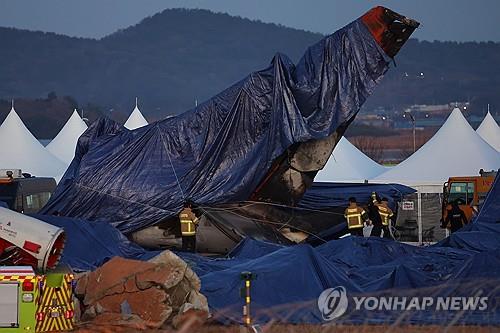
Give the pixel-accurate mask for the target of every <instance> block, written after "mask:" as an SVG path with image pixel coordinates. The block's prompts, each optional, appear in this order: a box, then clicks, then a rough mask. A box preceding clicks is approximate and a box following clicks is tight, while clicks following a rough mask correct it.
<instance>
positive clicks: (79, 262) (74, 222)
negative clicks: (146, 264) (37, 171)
mask: <svg viewBox="0 0 500 333" xmlns="http://www.w3.org/2000/svg"><path fill="white" fill-rule="evenodd" d="M31 216H33V217H34V218H37V219H39V220H42V221H44V222H47V223H49V224H52V225H55V226H57V227H60V228H63V229H64V232H65V234H66V243H65V245H64V251H63V254H62V257H61V262H62V263H64V264H67V265H69V266H70V267H71V268H72V269H73V270H75V271H89V270H94V269H96V268H97V267H99V266H101V265H102V264H104V263H105V262H106V261H108V260H109V259H111V258H113V257H116V256H119V257H123V258H129V259H138V260H147V259H150V258H152V257H153V256H155V255H157V254H158V253H159V252H158V251H146V250H144V249H143V248H141V247H140V246H138V245H136V244H134V243H132V242H130V241H129V240H128V239H127V238H126V237H125V236H123V234H121V233H120V232H119V231H118V230H117V229H116V228H114V227H113V226H111V225H109V224H106V223H93V222H89V221H84V220H79V219H74V218H68V217H62V216H50V215H40V214H33V215H31Z"/></svg>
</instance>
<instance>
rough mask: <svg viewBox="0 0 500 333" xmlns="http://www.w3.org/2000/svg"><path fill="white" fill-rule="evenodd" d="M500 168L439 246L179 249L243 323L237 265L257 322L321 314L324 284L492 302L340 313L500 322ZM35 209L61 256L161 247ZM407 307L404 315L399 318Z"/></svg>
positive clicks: (96, 259) (74, 261)
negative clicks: (467, 307) (63, 237)
mask: <svg viewBox="0 0 500 333" xmlns="http://www.w3.org/2000/svg"><path fill="white" fill-rule="evenodd" d="M499 193H500V174H499V176H497V178H496V180H495V182H494V185H493V188H492V189H491V191H490V193H489V194H488V196H487V198H486V200H485V202H484V204H483V207H482V210H481V212H480V214H479V215H478V217H477V218H476V219H475V220H474V222H473V223H471V224H469V225H468V226H466V227H465V228H462V229H461V230H460V231H458V232H455V233H453V234H452V235H451V236H450V237H448V238H447V239H445V240H443V241H442V242H441V243H438V244H436V245H434V246H429V247H415V246H411V245H407V244H403V243H399V242H395V241H392V240H388V239H382V238H375V237H370V238H362V237H352V236H350V237H346V238H342V239H339V240H334V241H329V242H327V243H324V244H322V245H320V246H318V247H312V246H310V245H305V244H304V245H296V246H289V247H286V246H282V245H277V244H272V243H266V242H262V241H256V240H253V239H250V238H246V239H244V240H243V241H242V242H241V243H240V244H238V246H237V247H236V248H234V249H233V251H231V253H230V254H229V255H228V256H227V257H225V258H217V259H213V258H207V257H203V256H201V255H197V254H191V253H178V255H180V256H181V257H182V258H183V259H184V260H185V261H186V262H188V264H189V265H190V266H191V267H192V268H193V269H194V270H195V271H196V273H197V274H198V275H199V276H200V278H201V281H202V284H201V285H202V293H203V294H204V295H205V296H206V297H207V298H208V302H209V305H210V307H211V311H212V312H213V315H214V317H215V318H216V319H217V320H219V321H221V322H240V321H241V306H242V304H243V300H242V299H241V298H240V293H239V289H240V287H242V280H241V279H240V273H241V272H242V271H251V272H252V273H255V274H256V275H257V279H256V280H255V281H253V282H252V313H253V314H254V319H255V321H256V322H259V323H264V322H268V321H269V320H271V319H272V320H279V321H284V322H290V323H324V321H323V319H322V317H321V313H320V312H319V310H318V306H317V299H318V296H319V295H320V294H321V292H322V291H323V290H324V289H326V288H331V287H336V286H342V287H344V288H345V289H346V290H347V295H349V296H359V297H373V296H381V295H385V296H388V297H391V296H392V297H394V296H400V297H412V296H417V297H420V298H422V297H434V298H437V297H449V296H451V297H470V296H474V295H480V296H481V297H488V308H487V309H486V310H476V311H465V312H464V313H461V314H460V316H458V315H457V314H458V312H457V311H434V310H433V309H428V310H415V311H410V312H405V311H358V310H355V305H354V304H353V302H352V300H351V301H350V303H349V307H348V310H347V311H346V314H344V315H343V316H341V317H340V318H338V319H336V321H335V322H339V323H348V324H360V323H373V324H375V323H385V324H387V323H393V322H394V321H395V320H398V318H399V319H401V318H403V323H412V324H448V323H450V322H451V321H453V320H456V323H457V324H479V325H485V324H489V325H500V306H499V304H497V303H496V302H497V299H498V297H500V290H499V289H498V285H499V283H500V227H499V226H500V223H499V221H498V217H499V216H500V215H499V214H500V210H499V205H498V198H499ZM35 217H37V218H39V219H42V220H44V221H46V222H48V223H51V224H54V225H57V226H60V227H63V228H64V229H65V231H66V234H67V239H68V241H67V244H66V247H65V251H64V255H63V258H62V261H63V262H64V263H68V264H69V265H71V266H72V267H74V268H77V269H81V270H87V269H93V268H95V267H96V266H99V265H101V264H102V263H103V262H105V261H106V260H108V259H109V258H111V257H113V256H122V257H126V258H131V259H139V260H145V259H149V258H151V257H152V256H154V255H156V254H158V252H155V251H146V250H144V249H142V248H140V247H139V246H137V245H134V244H133V243H131V242H129V241H128V240H127V239H126V238H125V237H124V236H123V235H121V233H120V232H119V231H118V230H117V229H115V228H114V227H112V226H110V225H108V224H103V223H92V222H87V221H81V220H76V219H71V218H64V217H55V216H41V215H35ZM401 316H403V317H401Z"/></svg>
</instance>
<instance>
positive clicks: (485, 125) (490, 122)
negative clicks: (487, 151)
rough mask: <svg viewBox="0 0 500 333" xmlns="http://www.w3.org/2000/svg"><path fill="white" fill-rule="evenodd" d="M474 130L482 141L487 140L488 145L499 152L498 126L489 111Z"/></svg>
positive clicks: (499, 135) (499, 128)
mask: <svg viewBox="0 0 500 333" xmlns="http://www.w3.org/2000/svg"><path fill="white" fill-rule="evenodd" d="M476 132H477V134H479V135H480V136H481V137H482V138H483V139H484V141H486V142H488V143H489V144H490V146H492V147H493V148H495V149H496V150H497V151H499V152H500V127H498V125H497V122H496V121H495V119H493V116H492V115H491V113H490V112H489V111H488V113H487V114H486V117H484V119H483V121H482V122H481V125H479V127H478V128H477V130H476Z"/></svg>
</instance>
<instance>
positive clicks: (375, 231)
mask: <svg viewBox="0 0 500 333" xmlns="http://www.w3.org/2000/svg"><path fill="white" fill-rule="evenodd" d="M380 202H381V200H380V197H379V196H378V195H377V193H375V192H372V195H371V197H370V200H369V201H368V205H367V208H368V217H369V218H370V220H371V221H372V224H373V228H372V232H371V233H370V236H374V237H380V236H381V235H382V218H381V217H380V213H379V210H378V205H379V204H380Z"/></svg>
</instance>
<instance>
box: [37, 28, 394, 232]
mask: <svg viewBox="0 0 500 333" xmlns="http://www.w3.org/2000/svg"><path fill="white" fill-rule="evenodd" d="M389 64H390V58H389V57H388V56H387V55H386V54H385V52H384V51H383V50H382V49H381V48H380V46H379V45H378V44H377V42H376V41H375V39H374V38H373V37H372V35H371V33H370V31H369V30H368V28H367V26H366V25H365V24H364V23H363V22H362V21H361V19H358V20H356V21H354V22H353V23H351V24H349V25H348V26H346V27H345V28H343V29H341V30H339V31H337V32H336V33H334V34H333V35H330V36H328V37H326V38H324V39H322V40H321V41H320V42H318V43H317V44H316V45H313V46H312V47H310V48H309V49H308V50H307V51H306V53H305V54H304V56H303V58H302V59H301V60H300V61H299V62H298V64H297V65H294V64H292V62H291V61H290V60H289V59H288V58H287V57H286V56H284V55H282V54H277V55H276V56H275V57H274V59H273V60H272V63H271V65H270V66H269V67H268V68H266V69H264V70H261V71H258V72H255V73H252V74H250V75H249V76H248V77H246V78H245V79H243V80H242V81H240V82H238V83H236V84H235V85H233V86H232V87H230V88H228V89H227V90H225V91H223V92H222V93H220V94H219V95H217V96H215V97H213V98H212V99H210V100H208V101H206V102H204V103H202V104H201V105H199V106H198V107H196V108H195V109H192V110H190V111H187V112H185V113H183V114H181V115H178V116H176V117H171V118H167V119H165V120H162V121H158V122H156V123H152V124H150V125H148V126H145V127H142V128H139V129H136V130H134V131H128V130H126V129H124V128H120V127H119V126H117V125H116V124H114V123H113V122H111V121H109V120H101V121H98V122H96V123H94V124H92V125H91V126H90V127H89V129H88V130H87V132H85V133H84V134H83V136H82V138H80V140H79V142H78V146H77V151H76V156H75V159H74V160H73V162H72V163H71V165H70V167H69V168H68V170H67V172H66V173H65V175H64V176H63V178H62V180H61V182H60V183H59V185H58V188H57V190H56V192H55V194H54V195H53V196H52V198H51V199H50V201H49V203H48V204H47V205H46V206H45V207H44V209H43V210H42V213H43V214H52V213H53V212H54V211H58V212H60V213H61V214H62V215H64V216H71V217H76V218H82V219H85V220H91V221H104V222H108V223H112V224H113V225H114V226H116V227H117V228H118V229H119V230H120V231H122V232H125V233H128V232H132V231H135V230H138V229H141V228H144V227H147V226H150V225H154V224H156V223H158V222H159V221H161V220H162V219H164V218H167V217H169V216H174V215H176V214H177V213H178V212H179V211H180V209H181V207H182V204H183V202H184V201H185V200H186V199H187V198H189V199H191V200H193V201H194V202H196V203H198V204H202V205H212V204H217V203H228V202H237V201H242V200H247V199H249V197H250V196H251V194H252V193H253V191H254V190H255V189H256V188H257V187H258V185H259V184H261V182H262V181H263V180H264V178H265V176H266V175H267V173H268V172H269V170H270V169H271V167H272V165H273V163H274V162H275V161H276V159H277V158H278V157H280V156H282V155H283V154H284V153H286V152H287V149H289V148H290V147H292V146H293V145H295V144H298V143H304V142H308V141H311V140H318V139H324V138H326V137H328V136H329V135H331V134H332V133H335V132H336V131H337V130H338V129H341V132H343V130H344V129H345V128H346V127H347V125H348V124H349V122H350V121H352V120H353V118H354V116H355V115H356V114H357V112H358V111H359V109H360V107H361V105H362V104H363V103H364V102H365V100H366V98H367V97H368V96H369V95H370V94H371V93H372V91H373V89H374V88H375V86H376V84H377V83H378V82H379V81H380V80H381V78H382V76H383V74H384V73H385V72H386V71H387V69H388V67H389Z"/></svg>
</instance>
